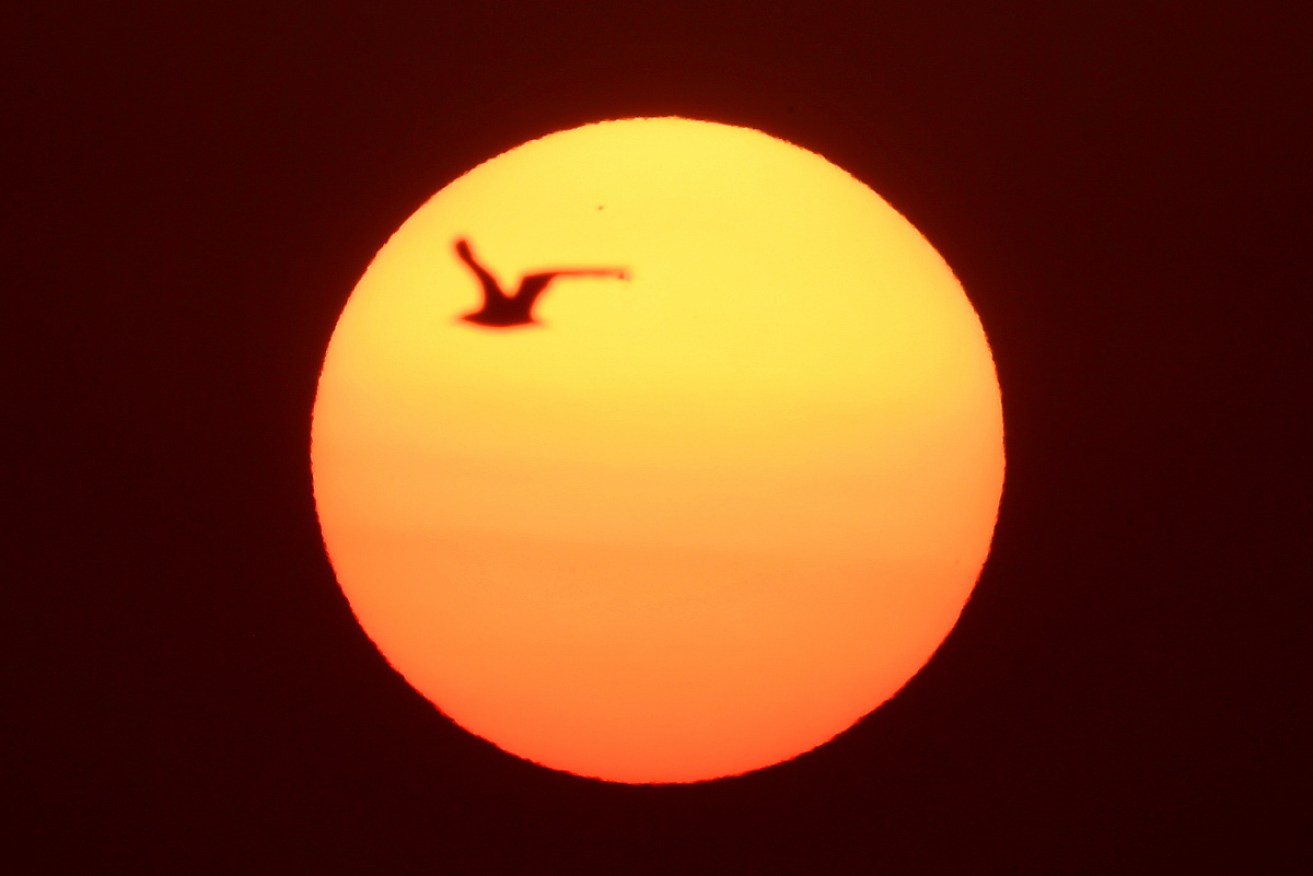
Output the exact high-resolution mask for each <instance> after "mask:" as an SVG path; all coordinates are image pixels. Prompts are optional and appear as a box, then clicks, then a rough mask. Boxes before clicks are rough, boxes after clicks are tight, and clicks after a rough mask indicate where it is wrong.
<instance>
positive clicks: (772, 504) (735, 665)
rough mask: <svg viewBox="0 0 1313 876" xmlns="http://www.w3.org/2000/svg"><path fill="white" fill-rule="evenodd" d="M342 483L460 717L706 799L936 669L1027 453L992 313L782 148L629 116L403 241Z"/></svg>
mask: <svg viewBox="0 0 1313 876" xmlns="http://www.w3.org/2000/svg"><path fill="white" fill-rule="evenodd" d="M462 241H464V242H465V243H464V248H463V250H462V248H461V246H459V245H458V244H460V242H462ZM573 270H581V271H588V272H589V273H586V274H583V275H579V276H552V277H550V278H549V280H548V281H547V282H546V283H545V284H544V285H543V286H542V288H541V289H539V290H538V291H537V292H536V293H535V295H534V296H526V297H525V298H520V299H519V303H518V304H517V303H516V302H515V300H514V299H515V297H516V296H515V292H516V290H517V285H518V288H519V291H520V292H522V293H523V292H524V290H526V289H528V288H529V287H528V285H526V284H527V283H528V281H527V280H524V281H523V282H522V278H526V277H530V276H533V275H536V274H543V273H553V272H559V271H573ZM480 271H483V272H485V273H486V274H487V277H486V278H485V277H483V276H482V275H481V274H480ZM499 294H500V295H503V296H505V299H506V300H505V301H501V300H500V299H497V297H496V296H497V295H499ZM529 297H532V298H533V299H534V300H533V301H532V302H528V303H530V304H531V305H532V306H531V307H526V306H525V304H526V302H527V300H528V298H529ZM480 313H482V314H483V315H484V317H485V318H484V319H483V321H482V322H480V320H479V319H478V318H477V315H478V314H480ZM472 314H474V315H476V316H475V317H471V315H472ZM521 317H523V318H521ZM489 320H491V322H489ZM311 465H312V471H313V477H314V490H315V501H316V506H317V510H318V514H319V519H320V523H321V526H322V530H323V535H324V541H325V545H326V547H327V550H328V554H329V557H330V559H331V561H332V564H333V568H334V571H335V573H336V575H337V578H338V581H339V583H340V585H341V587H342V590H343V592H344V593H345V595H346V597H347V599H348V600H349V602H350V605H351V608H352V610H353V611H354V612H355V615H356V617H357V618H358V619H359V622H360V624H361V626H362V627H363V628H364V630H365V631H366V632H367V633H368V635H369V636H370V637H371V638H372V639H373V641H374V642H375V643H376V645H377V646H378V648H379V649H380V651H382V653H383V654H384V655H385V656H386V658H387V659H388V660H389V662H390V663H391V664H392V666H393V667H395V668H396V670H397V671H398V672H400V673H401V674H402V675H403V676H404V677H405V678H406V679H407V680H408V681H409V682H410V684H411V685H413V686H414V687H415V688H416V689H417V690H418V691H419V692H420V693H422V694H423V695H424V696H425V697H427V698H428V699H429V700H431V701H432V702H433V703H434V705H436V706H437V707H438V708H439V709H440V710H441V711H442V712H443V713H445V714H446V715H448V716H449V717H450V718H451V719H452V720H454V721H455V722H457V723H458V724H460V725H461V726H462V727H464V728H466V729H467V730H469V731H470V732H472V733H475V734H478V735H479V736H481V737H483V738H485V739H487V740H489V741H491V742H493V743H495V744H496V745H497V746H499V747H501V748H502V749H504V750H506V751H508V752H510V753H512V754H515V755H518V756H520V757H523V758H526V759H529V760H532V761H534V762H537V763H539V764H542V765H544V766H547V767H551V768H554V769H558V770H564V771H568V772H571V773H575V774H578V775H583V776H590V777H595V778H600V779H606V780H611V781H620V782H632V783H642V782H691V781H700V780H705V779H711V778H716V777H721V776H727V775H734V774H739V773H743V772H747V771H750V770H754V769H758V768H761V767H765V766H769V765H771V764H774V763H778V762H780V761H783V760H787V759H790V758H792V757H795V756H797V755H798V754H801V753H803V752H806V751H808V750H810V749H812V748H814V747H816V746H817V745H820V744H822V743H824V742H825V741H827V740H829V739H830V738H832V737H833V736H834V735H836V734H837V733H839V732H841V731H843V730H844V729H846V728H847V727H849V726H851V725H852V724H853V723H854V722H855V721H857V720H858V719H859V718H861V717H862V716H863V715H865V714H867V713H868V712H870V711H871V710H873V709H874V708H876V707H878V706H879V705H880V704H881V703H883V702H884V701H886V700H887V699H888V698H889V697H891V696H892V695H893V694H894V693H896V692H897V691H898V689H899V688H900V687H901V686H902V685H903V684H904V683H905V682H906V681H907V680H908V679H909V678H910V677H911V676H912V675H913V674H914V673H916V672H917V670H918V669H920V667H921V666H923V665H924V663H925V662H926V661H927V660H928V659H929V657H930V655H931V654H932V653H933V652H934V651H935V649H936V648H937V647H938V646H939V644H940V643H941V642H942V641H943V639H944V637H945V636H946V635H947V634H948V632H949V630H950V629H951V628H952V626H953V624H954V623H955V621H956V619H957V617H958V615H959V613H960V612H961V610H962V607H963V605H964V603H965V602H966V600H967V598H968V596H969V595H970V593H971V590H972V588H973V586H974V585H975V582H976V580H977V578H978V576H979V573H980V570H981V568H982V564H983V563H984V560H985V557H986V555H987V553H988V551H989V544H990V539H991V537H992V533H993V528H994V523H995V519H996V516H997V510H998V503H999V498H1000V493H1001V490H1002V484H1003V465H1004V456H1003V422H1002V414H1001V404H1000V397H999V388H998V382H997V378H996V376H995V371H994V366H993V360H992V358H991V355H990V350H989V346H988V344H987V342H986V338H985V334H984V332H983V330H982V328H981V325H980V321H979V320H978V318H977V316H976V314H975V312H974V310H973V309H972V307H971V304H970V302H969V301H968V300H967V297H966V295H965V294H964V292H963V290H962V288H961V286H960V284H959V283H958V282H957V280H956V279H955V277H954V276H953V273H952V272H951V270H950V269H949V268H948V266H947V265H946V264H945V263H944V261H943V259H942V258H940V256H939V255H938V253H936V251H935V250H934V248H933V247H932V246H931V245H930V244H929V243H928V242H927V241H926V240H925V238H924V237H922V236H921V234H920V233H918V232H917V230H916V229H915V228H913V227H912V225H911V224H910V223H908V222H907V220H905V219H904V218H903V217H902V216H901V215H899V214H898V213H897V212H896V211H895V210H894V209H893V208H892V207H890V205H889V204H887V203H886V202H885V201H884V200H882V199H881V198H880V197H879V196H878V195H876V194H875V193H874V192H873V191H872V190H871V189H869V188H867V187H866V186H865V185H863V184H862V183H860V182H858V181H857V180H856V179H854V178H853V177H852V176H850V175H849V174H847V173H846V172H844V171H843V170H841V169H840V168H838V167H836V166H834V165H833V164H831V163H829V162H828V161H826V160H825V159H824V158H822V157H820V156H818V155H816V154H814V153H811V152H808V151H806V150H803V149H801V148H799V147H797V146H794V145H792V144H789V143H786V142H783V141H781V140H778V139H775V138H773V137H771V136H769V135H767V134H764V133H762V132H759V131H755V130H751V129H747V128H741V127H733V126H728V125H722V124H715V123H710V122H703V121H693V120H688V119H678V118H656V119H628V120H621V121H609V122H601V123H597V124H592V125H587V126H584V127H580V128H576V129H573V130H568V131H562V132H559V133H555V134H551V135H549V136H546V137H543V138H541V139H537V140H533V141H531V142H529V143H525V144H523V145H522V146H519V147H517V148H515V149H512V150H510V151H508V152H506V153H504V154H502V155H499V156H497V157H495V158H492V159H490V160H489V161H487V162H485V163H483V164H481V165H479V166H478V167H476V168H474V169H473V170H471V171H469V172H468V173H466V174H465V175H464V176H462V177H460V178H459V179H457V180H455V181H454V182H452V183H451V184H450V185H448V186H447V187H446V188H444V189H442V190H441V191H440V192H438V193H437V194H436V195H434V196H433V198H432V199H430V200H429V201H428V202H427V203H425V204H424V205H423V206H422V207H420V209H419V210H417V211H416V212H415V213H414V215H412V216H411V217H410V218H409V219H408V220H407V221H406V222H405V223H404V224H403V225H402V226H401V227H400V228H399V229H398V230H397V232H396V233H395V234H394V235H393V236H392V238H391V239H390V240H389V241H388V242H387V244H386V245H385V246H384V247H383V248H382V249H381V250H380V251H379V253H378V255H377V256H376V257H375V259H374V261H373V262H372V263H371V264H370V266H369V268H368V270H367V271H366V272H365V274H364V276H363V277H362V279H361V280H360V282H359V284H358V285H357V286H356V288H355V290H354V291H353V292H352V294H351V297H350V299H349V301H348V302H347V305H346V307H345V309H344V311H343V313H342V315H341V318H340V319H339V321H338V324H337V326H336V329H335V331H334V333H333V337H332V340H331V342H330V344H329V347H328V351H327V354H326V356H325V359H324V365H323V371H322V374H321V377H320V381H319V387H318V394H317V397H316V400H315V407H314V418H313V426H312V435H311Z"/></svg>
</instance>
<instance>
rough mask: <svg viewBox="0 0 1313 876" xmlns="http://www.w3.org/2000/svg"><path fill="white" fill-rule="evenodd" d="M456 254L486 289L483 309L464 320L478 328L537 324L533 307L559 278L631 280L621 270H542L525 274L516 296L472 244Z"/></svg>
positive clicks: (459, 247) (462, 242)
mask: <svg viewBox="0 0 1313 876" xmlns="http://www.w3.org/2000/svg"><path fill="white" fill-rule="evenodd" d="M456 255H458V256H459V257H460V260H461V261H463V262H464V263H465V264H466V266H467V267H469V269H470V270H471V271H473V272H474V276H476V277H477V278H478V280H479V284H480V286H481V287H482V289H483V306H482V307H480V308H479V309H478V310H475V311H472V312H470V313H467V314H465V315H464V316H462V317H461V318H462V319H464V320H465V321H466V322H472V323H474V324H475V325H482V326H489V327H492V328H509V327H511V326H517V325H533V324H534V323H536V322H537V320H536V319H534V317H533V306H534V304H535V303H537V301H538V298H539V296H541V295H542V293H543V292H544V291H545V290H546V289H547V286H548V284H550V283H551V282H552V281H553V280H555V279H556V278H557V277H615V278H617V279H620V280H627V279H629V274H628V272H626V271H625V270H623V269H621V268H564V269H561V270H556V271H542V272H540V273H536V274H525V275H524V276H523V277H522V278H521V279H520V285H519V288H517V289H516V290H515V294H514V295H507V294H506V293H505V292H504V291H502V288H501V284H500V283H498V282H497V279H496V278H495V277H494V276H493V275H492V274H491V273H489V272H488V270H487V269H486V268H484V267H483V265H481V264H479V263H478V261H477V260H475V258H474V253H473V252H472V251H471V249H470V244H469V241H467V240H464V239H461V240H457V241H456Z"/></svg>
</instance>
